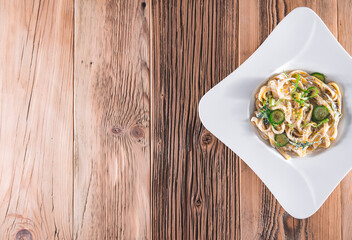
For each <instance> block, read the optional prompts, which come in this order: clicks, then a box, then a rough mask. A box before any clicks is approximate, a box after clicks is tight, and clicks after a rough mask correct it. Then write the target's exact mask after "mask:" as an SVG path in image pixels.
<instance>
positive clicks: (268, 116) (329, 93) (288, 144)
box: [251, 70, 342, 159]
mask: <svg viewBox="0 0 352 240" xmlns="http://www.w3.org/2000/svg"><path fill="white" fill-rule="evenodd" d="M255 97H256V102H255V105H256V110H255V112H254V116H253V117H252V118H251V122H252V123H254V124H255V126H256V127H258V129H259V131H260V135H261V136H262V137H263V138H264V139H268V140H269V142H270V144H271V146H273V147H274V148H276V149H277V150H278V151H279V152H280V153H281V154H282V155H283V156H284V157H285V158H286V159H290V158H291V156H290V155H289V153H290V152H293V153H296V154H297V155H298V156H299V157H304V156H305V155H306V154H307V153H309V152H312V151H314V150H315V149H317V148H319V147H322V148H328V147H329V146H330V144H331V141H333V140H334V139H336V137H337V126H338V124H339V121H340V119H341V117H342V113H341V109H342V93H341V90H340V87H339V86H338V85H337V84H336V83H335V82H326V79H325V76H324V75H323V74H321V73H317V72H315V73H311V74H308V73H307V72H304V71H301V70H294V71H291V72H288V73H286V72H283V73H281V74H277V75H275V76H273V77H271V78H270V79H269V81H268V82H267V83H266V85H264V86H262V87H261V88H260V90H259V92H258V93H257V94H256V96H255Z"/></svg>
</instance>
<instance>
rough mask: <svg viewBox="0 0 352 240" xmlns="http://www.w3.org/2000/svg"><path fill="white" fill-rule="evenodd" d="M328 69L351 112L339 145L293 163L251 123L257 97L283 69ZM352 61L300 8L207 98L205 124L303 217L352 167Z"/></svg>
mask: <svg viewBox="0 0 352 240" xmlns="http://www.w3.org/2000/svg"><path fill="white" fill-rule="evenodd" d="M294 69H302V70H305V71H307V72H321V73H324V74H325V75H326V77H327V81H335V82H337V83H338V84H339V85H340V86H341V87H342V92H343V117H342V119H341V122H340V125H339V135H338V138H337V139H336V140H335V142H334V143H333V144H332V146H331V147H330V148H328V149H326V150H322V151H319V152H318V153H316V154H310V155H307V156H306V157H304V158H292V159H291V160H289V161H287V160H285V159H284V158H283V157H282V156H281V155H280V154H279V153H278V152H277V151H276V150H275V149H273V148H272V147H271V146H270V145H269V144H267V143H266V142H264V141H263V140H261V139H260V137H259V136H258V135H257V131H256V129H255V128H254V127H253V126H252V123H251V122H250V120H249V119H250V117H251V116H252V114H253V111H254V95H255V93H256V91H257V89H258V87H259V86H260V85H262V84H263V83H264V82H266V81H267V79H268V78H269V77H270V76H272V75H273V74H275V73H280V72H282V71H283V70H286V71H289V70H294ZM351 104H352V59H351V57H350V56H349V54H348V53H347V52H346V51H345V50H344V49H343V48H342V46H341V45H340V44H339V43H338V41H337V40H336V39H335V37H334V36H333V35H332V34H331V32H330V31H329V29H328V28H327V27H326V26H325V24H324V23H323V21H322V20H321V19H320V18H319V16H317V15H316V14H315V13H314V12H313V11H312V10H311V9H309V8H296V9H295V10H293V11H292V12H291V13H290V14H288V15H287V16H286V17H285V18H284V19H283V20H282V21H281V22H280V24H279V25H278V26H277V27H276V28H275V29H274V31H273V32H272V33H271V34H270V35H269V37H268V38H267V39H266V40H265V41H264V43H263V44H262V45H261V46H260V47H259V48H258V49H257V50H256V51H255V52H254V53H253V55H252V56H251V57H250V58H249V59H248V60H247V61H246V62H244V63H243V64H242V65H241V66H240V67H239V68H237V69H236V71H234V72H233V73H231V74H230V75H229V76H228V77H226V78H225V79H224V80H222V81H221V82H220V83H219V84H218V85H216V86H215V87H213V88H212V89H211V90H210V91H209V92H207V93H206V94H205V95H204V96H203V98H202V99H201V101H200V103H199V115H200V119H201V121H202V123H203V124H204V126H205V127H206V128H207V129H208V130H209V131H210V132H211V133H213V134H214V135H215V136H216V137H217V138H219V139H220V140H221V141H222V142H223V143H224V144H225V145H226V146H228V147H229V148H230V149H231V150H232V151H234V152H235V153H236V154H237V155H238V156H240V157H241V158H242V159H243V161H245V162H246V163H247V165H248V166H249V167H250V168H251V169H252V170H253V171H254V172H255V173H256V174H257V175H258V177H259V178H260V179H261V180H262V181H263V182H264V184H265V185H266V186H267V187H268V188H269V190H270V191H271V192H272V193H273V194H274V196H275V197H276V199H277V200H278V201H279V203H280V204H281V206H282V207H283V208H284V209H285V210H286V211H287V212H288V213H289V214H291V215H292V216H293V217H295V218H307V217H309V216H311V215H313V214H314V213H315V212H316V211H317V210H318V209H319V208H320V206H321V205H322V204H323V203H324V201H325V200H326V199H327V197H328V196H329V195H330V194H331V192H332V191H333V190H334V188H335V187H336V186H337V185H338V183H339V182H340V181H341V180H342V179H343V177H344V176H345V175H346V174H347V173H348V172H349V171H350V170H351V168H352V128H351V127H350V125H351V112H352V105H351Z"/></svg>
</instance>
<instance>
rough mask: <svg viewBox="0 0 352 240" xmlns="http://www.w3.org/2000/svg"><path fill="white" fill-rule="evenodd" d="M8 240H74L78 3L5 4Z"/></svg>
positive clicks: (1, 213) (0, 18)
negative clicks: (75, 28)
mask: <svg viewBox="0 0 352 240" xmlns="http://www.w3.org/2000/svg"><path fill="white" fill-rule="evenodd" d="M0 22H1V28H0V56H1V64H0V118H1V124H0V239H70V238H71V236H72V224H73V221H72V220H73V219H72V215H73V209H72V197H73V196H72V192H73V189H72V186H73V182H72V179H73V169H72V160H73V157H72V153H73V136H72V132H73V111H72V110H73V1H71V0H62V1H46V0H45V1H44V0H42V1H41V0H33V1H32V0H28V1H18V0H14V1H6V0H1V1H0Z"/></svg>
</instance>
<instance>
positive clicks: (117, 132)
mask: <svg viewBox="0 0 352 240" xmlns="http://www.w3.org/2000/svg"><path fill="white" fill-rule="evenodd" d="M111 133H112V134H114V135H116V136H118V135H120V134H121V133H122V129H121V128H119V127H116V126H114V127H112V128H111Z"/></svg>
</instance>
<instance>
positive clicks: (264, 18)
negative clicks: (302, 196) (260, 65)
mask: <svg viewBox="0 0 352 240" xmlns="http://www.w3.org/2000/svg"><path fill="white" fill-rule="evenodd" d="M239 11H240V15H239V19H240V20H239V21H240V22H239V24H240V49H239V52H240V54H239V56H240V63H243V62H244V61H245V60H246V59H247V58H248V57H249V56H250V55H251V54H252V53H253V52H254V51H255V50H256V49H257V48H258V47H259V45H260V44H261V43H262V42H263V41H264V40H265V39H266V38H267V36H268V35H269V34H270V33H271V31H272V30H273V29H274V27H275V26H276V25H277V24H278V23H279V22H280V21H281V20H282V19H283V17H284V16H285V15H286V14H287V13H288V11H287V6H286V2H282V1H279V2H277V1H261V0H248V1H240V5H239ZM240 171H241V175H240V176H241V178H240V199H241V200H240V201H241V210H240V213H241V216H240V221H241V239H293V238H294V231H293V218H292V217H291V216H290V215H289V214H287V213H286V212H285V211H284V210H283V208H282V207H281V206H280V204H279V203H278V202H277V200H276V199H275V198H274V196H273V195H272V194H271V192H270V191H269V190H268V189H267V187H266V186H265V185H264V184H263V183H262V182H261V181H260V179H259V178H258V177H257V175H256V174H255V173H254V172H253V171H252V170H251V169H250V168H249V167H248V166H247V165H246V164H245V163H244V162H243V161H241V162H240Z"/></svg>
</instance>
